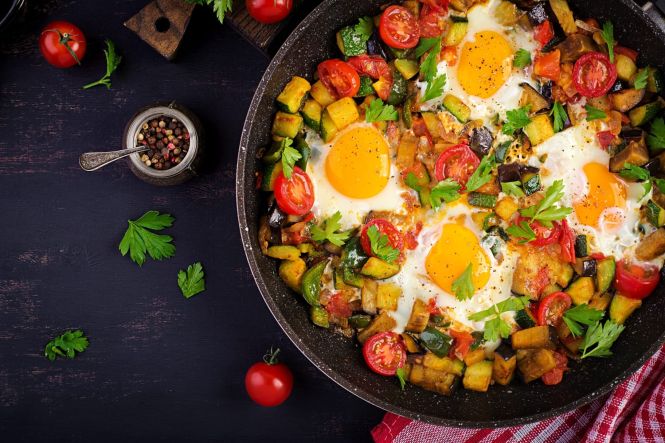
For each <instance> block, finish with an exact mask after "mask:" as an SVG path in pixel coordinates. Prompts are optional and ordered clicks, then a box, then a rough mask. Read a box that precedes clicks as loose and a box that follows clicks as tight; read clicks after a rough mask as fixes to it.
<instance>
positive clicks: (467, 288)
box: [451, 263, 474, 301]
mask: <svg viewBox="0 0 665 443" xmlns="http://www.w3.org/2000/svg"><path fill="white" fill-rule="evenodd" d="M472 274H473V265H472V264H471V263H469V265H468V266H467V267H466V269H464V272H462V273H461V274H460V275H459V277H457V278H456V279H455V281H453V284H452V286H451V289H452V290H453V292H454V293H455V297H457V299H458V300H460V301H463V300H468V299H470V298H471V297H473V289H474V288H473V281H472V279H471V276H472Z"/></svg>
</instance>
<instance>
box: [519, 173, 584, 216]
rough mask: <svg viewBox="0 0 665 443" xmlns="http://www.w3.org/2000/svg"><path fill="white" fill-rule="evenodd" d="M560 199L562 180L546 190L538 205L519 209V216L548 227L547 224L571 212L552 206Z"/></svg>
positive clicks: (568, 209) (556, 181)
mask: <svg viewBox="0 0 665 443" xmlns="http://www.w3.org/2000/svg"><path fill="white" fill-rule="evenodd" d="M562 197H563V180H555V181H554V183H552V186H550V187H549V188H547V190H546V191H545V197H544V198H543V199H542V200H541V201H540V202H539V203H538V204H536V205H533V206H529V207H528V208H524V209H520V214H522V215H523V216H524V217H529V218H530V219H531V221H533V220H538V221H540V222H541V223H542V224H543V225H545V226H549V224H550V223H549V222H551V221H554V220H562V219H564V218H566V216H568V215H569V214H570V213H571V212H573V210H572V208H566V207H556V206H554V204H555V203H556V202H558V201H559V200H561V198H562Z"/></svg>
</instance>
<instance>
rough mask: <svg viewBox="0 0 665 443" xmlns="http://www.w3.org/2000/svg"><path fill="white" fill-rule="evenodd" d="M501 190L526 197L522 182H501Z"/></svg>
mask: <svg viewBox="0 0 665 443" xmlns="http://www.w3.org/2000/svg"><path fill="white" fill-rule="evenodd" d="M501 190H502V191H503V192H504V193H505V194H508V195H514V196H515V197H526V194H524V191H523V190H522V183H520V182H501Z"/></svg>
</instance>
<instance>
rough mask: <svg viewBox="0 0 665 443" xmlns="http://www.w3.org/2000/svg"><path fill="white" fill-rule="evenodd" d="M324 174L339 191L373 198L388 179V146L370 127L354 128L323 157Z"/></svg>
mask: <svg viewBox="0 0 665 443" xmlns="http://www.w3.org/2000/svg"><path fill="white" fill-rule="evenodd" d="M326 175H327V177H328V181H329V182H330V184H331V185H332V186H333V187H334V188H335V189H336V190H337V191H338V192H340V193H341V194H344V195H346V196H347V197H352V198H368V197H372V196H374V195H376V194H378V193H379V192H381V191H382V190H383V188H385V187H386V185H387V184H388V179H389V178H390V149H389V148H388V144H387V143H386V141H385V140H384V138H383V136H382V135H381V133H379V131H377V130H376V129H374V128H373V127H369V126H367V127H360V128H354V129H352V130H350V131H347V132H346V133H344V134H342V135H341V136H340V137H339V138H338V139H337V141H336V142H335V144H334V145H333V147H332V148H331V149H330V152H329V153H328V156H327V157H326Z"/></svg>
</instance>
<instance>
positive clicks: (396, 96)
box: [374, 68, 408, 106]
mask: <svg viewBox="0 0 665 443" xmlns="http://www.w3.org/2000/svg"><path fill="white" fill-rule="evenodd" d="M392 71H393V85H392V88H390V96H389V97H388V100H386V102H387V103H388V104H389V105H393V106H394V105H399V104H402V103H403V102H404V100H405V99H406V94H407V92H408V84H407V81H406V79H405V78H404V77H403V76H402V74H401V73H400V72H399V71H398V70H397V69H394V68H393V70H392ZM374 85H376V83H375V84H374ZM375 89H376V86H375Z"/></svg>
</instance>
